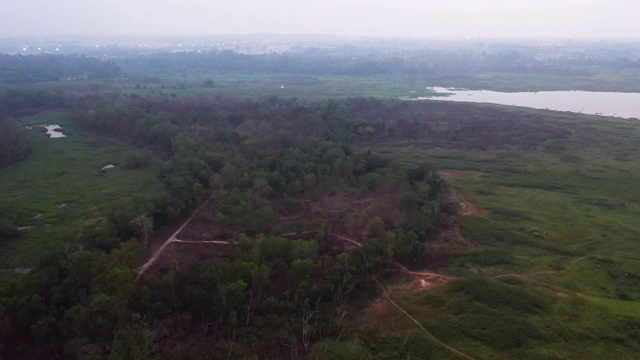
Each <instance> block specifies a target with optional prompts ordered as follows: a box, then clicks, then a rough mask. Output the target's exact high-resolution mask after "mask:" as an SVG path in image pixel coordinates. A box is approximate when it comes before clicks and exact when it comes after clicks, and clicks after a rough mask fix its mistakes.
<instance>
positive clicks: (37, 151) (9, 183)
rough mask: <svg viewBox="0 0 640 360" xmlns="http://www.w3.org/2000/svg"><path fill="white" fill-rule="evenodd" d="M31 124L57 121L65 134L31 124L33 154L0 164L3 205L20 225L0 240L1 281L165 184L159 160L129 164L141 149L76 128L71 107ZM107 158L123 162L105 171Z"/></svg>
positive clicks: (109, 161) (35, 118) (95, 228)
mask: <svg viewBox="0 0 640 360" xmlns="http://www.w3.org/2000/svg"><path fill="white" fill-rule="evenodd" d="M20 121H21V124H23V125H24V126H28V125H38V124H58V125H60V126H61V127H62V128H63V129H62V132H63V133H64V134H65V135H66V137H64V138H49V137H48V136H47V135H46V134H45V132H46V130H45V129H44V128H41V127H39V126H33V128H32V129H30V130H27V131H28V140H29V142H30V144H31V146H32V154H31V155H30V156H29V157H28V158H27V160H24V161H21V162H19V163H17V164H14V165H12V166H9V167H6V168H4V169H2V170H0V179H1V180H2V181H0V210H1V211H2V212H3V214H4V216H6V217H8V218H10V219H11V220H12V221H13V222H14V223H15V225H16V226H18V227H26V226H32V227H33V228H30V229H25V230H22V231H19V235H18V237H16V238H15V239H11V240H6V241H4V242H3V243H1V244H0V264H2V265H1V266H0V268H1V270H0V280H6V279H8V278H10V277H12V276H14V275H13V271H14V268H16V267H33V266H36V265H37V262H38V261H39V260H40V259H41V258H42V257H43V256H45V255H48V254H52V253H55V252H56V251H60V250H61V249H63V248H64V246H65V245H66V244H74V243H78V242H80V241H79V240H80V238H82V237H88V236H90V233H91V231H99V229H100V228H101V227H104V226H106V222H105V218H104V211H105V209H109V208H110V207H114V206H119V205H120V204H122V205H123V206H126V205H125V204H128V203H129V202H130V200H131V199H132V198H140V197H143V196H144V194H146V193H150V192H153V191H157V190H159V189H161V186H160V184H159V182H158V181H157V178H156V176H157V173H158V170H157V165H154V166H151V167H147V168H144V169H135V170H129V169H124V168H123V166H122V165H123V164H124V163H125V161H126V158H127V156H128V155H129V154H130V153H131V152H133V151H135V150H136V148H135V147H134V146H133V145H132V144H131V143H129V142H128V141H125V140H122V141H118V140H114V139H111V138H99V137H93V136H89V135H86V134H83V133H79V132H76V131H75V130H74V129H73V127H72V126H71V124H70V120H69V114H67V113H64V112H48V113H43V114H41V115H37V116H33V117H28V118H23V119H21V120H20ZM107 164H115V165H116V167H115V168H113V169H109V170H101V169H102V167H103V166H105V165H107Z"/></svg>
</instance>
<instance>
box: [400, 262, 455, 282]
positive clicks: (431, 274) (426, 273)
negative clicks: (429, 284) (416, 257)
mask: <svg viewBox="0 0 640 360" xmlns="http://www.w3.org/2000/svg"><path fill="white" fill-rule="evenodd" d="M393 265H395V266H397V267H398V268H399V269H398V270H396V269H389V270H388V271H398V272H401V273H404V274H410V275H418V276H426V277H432V278H440V279H445V281H449V280H455V279H457V277H455V276H448V275H442V274H438V273H434V272H430V271H411V270H409V269H407V267H406V266H404V265H402V264H398V263H393Z"/></svg>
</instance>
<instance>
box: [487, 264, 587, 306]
mask: <svg viewBox="0 0 640 360" xmlns="http://www.w3.org/2000/svg"><path fill="white" fill-rule="evenodd" d="M592 256H593V255H587V256H583V257H579V258H577V259H574V260H573V261H571V262H570V263H569V266H567V268H566V269H564V270H558V271H539V272H535V273H531V274H502V275H496V276H493V277H491V279H499V278H504V277H515V278H520V279H527V280H531V281H535V282H537V283H540V284H543V285H546V286H548V287H552V288H556V289H560V290H563V291H565V292H568V293H571V294H574V295H577V296H582V297H593V296H590V295H585V294H582V293H579V292H575V291H573V290H569V289H567V288H564V287H562V286H558V285H553V284H549V283H548V282H545V281H542V280H538V279H536V278H534V277H533V276H536V275H542V274H562V273H565V272H567V271H569V270H571V267H573V265H575V264H576V263H578V262H579V261H582V260H584V259H587V258H590V257H592Z"/></svg>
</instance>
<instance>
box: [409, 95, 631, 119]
mask: <svg viewBox="0 0 640 360" xmlns="http://www.w3.org/2000/svg"><path fill="white" fill-rule="evenodd" d="M427 89H428V90H431V91H433V92H436V93H438V94H446V95H447V96H435V97H421V98H418V99H419V100H424V99H430V100H447V101H464V102H476V103H492V104H500V105H513V106H525V107H530V108H534V109H548V110H556V111H571V112H575V113H583V114H591V115H603V116H615V117H620V118H640V93H620V92H592V91H577V90H573V91H537V92H517V93H505V92H497V91H489V90H463V89H447V88H442V87H430V88H427Z"/></svg>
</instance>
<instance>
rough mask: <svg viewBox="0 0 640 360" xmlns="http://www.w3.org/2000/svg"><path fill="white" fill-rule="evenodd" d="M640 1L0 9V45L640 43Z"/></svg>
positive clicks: (37, 1)
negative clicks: (26, 41)
mask: <svg viewBox="0 0 640 360" xmlns="http://www.w3.org/2000/svg"><path fill="white" fill-rule="evenodd" d="M637 14H640V1H638V0H537V1H533V0H472V1H469V0H422V1H420V0H396V1H388V0H384V1H383V0H274V1H258V0H235V1H206V0H181V1H180V0H0V37H17V36H51V37H55V36H65V35H147V36H149V35H178V36H182V35H184V36H191V35H216V34H251V33H279V34H334V35H343V36H372V37H387V38H396V37H400V38H458V39H459V38H559V39H567V38H574V39H611V38H635V39H640V24H638V23H637V19H636V18H637Z"/></svg>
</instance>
